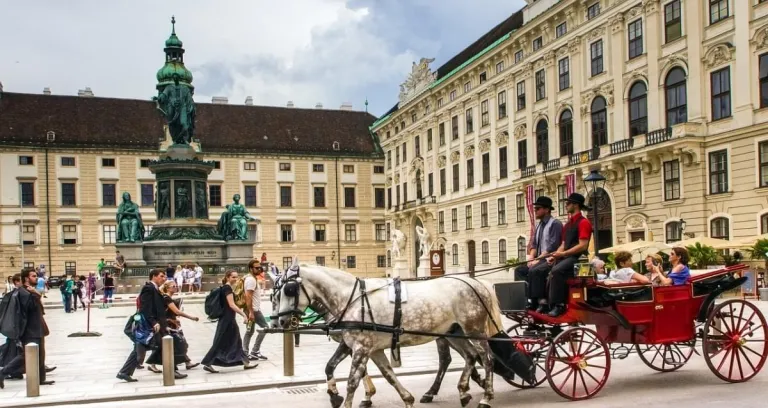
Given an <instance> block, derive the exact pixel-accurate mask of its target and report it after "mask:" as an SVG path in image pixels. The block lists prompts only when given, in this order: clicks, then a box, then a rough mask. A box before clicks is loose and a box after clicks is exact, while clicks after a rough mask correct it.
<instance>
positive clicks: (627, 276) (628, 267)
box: [610, 251, 651, 284]
mask: <svg viewBox="0 0 768 408" xmlns="http://www.w3.org/2000/svg"><path fill="white" fill-rule="evenodd" d="M614 259H615V260H616V266H618V267H619V269H618V270H616V271H611V276H610V279H611V280H614V281H618V282H620V283H630V282H637V283H642V284H650V283H651V281H650V280H648V278H646V277H645V275H642V274H639V273H637V272H635V271H634V269H632V254H630V253H629V252H625V251H620V252H617V253H616V255H615V257H614Z"/></svg>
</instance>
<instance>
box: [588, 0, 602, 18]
mask: <svg viewBox="0 0 768 408" xmlns="http://www.w3.org/2000/svg"><path fill="white" fill-rule="evenodd" d="M599 15H600V2H599V1H598V2H596V3H594V4H592V5H591V6H589V7H587V20H592V19H593V18H595V17H597V16H599Z"/></svg>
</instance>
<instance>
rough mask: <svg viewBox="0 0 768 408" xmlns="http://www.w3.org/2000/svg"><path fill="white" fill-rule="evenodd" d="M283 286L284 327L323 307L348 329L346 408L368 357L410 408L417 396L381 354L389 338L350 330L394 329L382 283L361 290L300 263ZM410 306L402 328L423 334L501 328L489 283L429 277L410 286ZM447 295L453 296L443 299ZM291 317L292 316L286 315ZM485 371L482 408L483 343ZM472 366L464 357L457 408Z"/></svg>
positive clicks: (483, 345)
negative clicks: (306, 311)
mask: <svg viewBox="0 0 768 408" xmlns="http://www.w3.org/2000/svg"><path fill="white" fill-rule="evenodd" d="M287 274H288V275H287V276H286V281H285V283H284V285H283V287H282V289H281V298H280V311H279V313H278V315H279V316H280V317H279V323H280V325H281V326H282V327H283V328H288V327H290V326H291V325H292V324H293V323H295V318H296V315H298V314H301V313H302V311H303V310H304V309H306V307H307V306H308V305H309V304H310V303H313V302H317V303H320V304H322V305H323V306H324V307H325V308H326V309H327V310H328V312H329V313H331V314H332V315H333V316H338V317H339V318H338V320H339V321H341V322H347V323H349V324H351V325H350V326H347V327H346V329H345V330H344V331H343V333H342V341H343V342H344V343H345V344H346V345H347V346H348V347H349V348H350V349H351V350H352V364H351V369H350V373H349V380H348V382H347V398H346V400H345V401H344V402H345V407H346V408H352V399H353V397H354V395H355V391H356V390H357V387H358V385H359V384H360V380H361V379H363V377H364V376H365V374H366V365H367V363H368V359H369V358H370V359H371V360H373V362H374V364H376V366H377V367H378V368H379V370H380V371H381V373H382V375H383V376H384V378H386V380H387V381H388V382H389V383H390V384H391V385H393V386H394V388H395V389H396V390H397V392H398V394H399V395H400V398H401V399H402V400H403V402H404V403H405V406H406V408H412V407H413V403H414V398H413V395H411V393H409V392H408V391H407V390H406V389H405V388H404V387H403V386H402V384H400V382H399V381H398V380H397V377H396V376H395V373H394V371H393V370H392V367H391V366H390V365H389V361H388V360H387V357H386V355H385V354H384V350H386V349H387V348H389V347H390V346H391V344H392V334H388V333H386V332H382V331H373V330H360V329H357V330H355V327H354V326H355V325H357V326H359V325H360V324H362V323H367V324H371V323H373V322H375V323H376V324H378V325H384V326H392V325H393V324H394V323H393V322H394V305H392V304H391V303H390V302H389V295H388V292H389V291H388V286H389V282H388V281H387V280H386V279H366V280H365V286H366V288H365V291H361V290H360V282H361V281H360V280H358V279H357V278H355V277H354V276H352V275H350V274H348V273H346V272H344V271H340V270H338V269H332V268H325V267H319V266H302V267H301V268H300V269H299V266H298V262H297V260H295V261H294V265H293V266H292V267H291V269H290V270H289V271H288V272H287ZM404 284H405V285H407V291H408V301H407V302H405V303H403V304H402V320H401V327H402V328H403V329H404V330H407V331H418V332H422V333H437V334H440V333H447V332H449V331H450V329H451V328H452V327H453V326H454V324H457V325H459V327H460V328H461V329H462V331H463V332H464V333H466V334H467V335H468V336H471V337H474V338H481V339H485V338H489V337H492V336H493V335H494V334H496V333H498V332H499V331H501V325H502V322H501V312H500V310H499V304H498V301H497V299H496V296H495V294H494V293H493V290H492V288H491V286H490V285H489V284H487V283H482V282H479V281H477V280H475V279H470V278H467V277H443V278H439V279H434V280H427V281H419V282H407V283H404ZM446 294H450V295H449V296H446ZM289 315H293V316H289ZM434 340H435V337H433V336H423V335H413V334H408V333H404V334H402V335H401V337H400V345H401V346H403V347H408V346H416V345H420V344H425V343H428V342H430V341H434ZM475 343H476V346H477V347H478V348H479V351H480V358H481V360H482V363H483V366H484V368H485V378H484V381H483V385H484V393H483V398H482V399H481V400H480V404H479V405H478V407H479V408H490V402H491V400H492V399H493V359H492V356H491V351H490V347H489V345H488V341H486V340H478V341H475ZM473 366H474V361H472V359H469V360H465V365H464V370H463V372H462V374H461V377H460V379H459V385H458V389H459V397H460V401H461V404H462V407H464V406H466V405H467V404H468V403H469V400H470V399H471V398H472V396H471V395H470V394H469V393H468V391H469V378H470V374H471V372H472V368H473Z"/></svg>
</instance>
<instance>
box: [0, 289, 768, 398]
mask: <svg viewBox="0 0 768 408" xmlns="http://www.w3.org/2000/svg"><path fill="white" fill-rule="evenodd" d="M190 303H191V302H190ZM755 303H756V304H757V305H758V306H759V308H760V309H761V310H762V311H763V313H764V314H765V315H768V302H755ZM262 307H263V308H264V310H269V307H270V305H269V303H268V302H263V306H262ZM132 310H133V309H132V308H130V307H112V308H109V309H98V308H92V309H91V330H92V331H96V332H100V333H102V336H101V337H95V338H72V337H68V335H69V334H70V333H73V332H78V331H84V330H85V327H86V313H85V312H83V311H78V312H77V313H74V314H66V313H64V311H63V310H55V309H54V310H48V313H47V315H46V318H47V321H48V324H49V326H50V328H51V332H52V333H51V336H49V337H48V338H47V347H46V348H47V361H46V362H47V364H48V365H55V366H57V367H58V368H57V369H56V371H54V372H53V373H51V374H50V375H49V379H51V380H54V381H56V384H55V385H53V386H43V387H41V396H40V397H37V398H27V397H26V396H25V394H26V393H25V384H24V382H23V381H6V387H5V389H4V390H0V407H4V406H11V407H15V406H29V407H38V406H41V405H51V404H71V403H74V402H79V403H82V402H84V401H120V400H128V399H135V398H137V397H146V396H153V397H163V396H165V397H174V399H169V400H168V401H169V402H170V401H183V400H177V399H175V397H177V396H184V395H189V394H208V393H211V392H222V391H223V390H227V391H226V392H227V393H229V392H234V391H252V390H256V389H262V390H269V389H271V390H273V394H274V393H275V391H274V390H275V389H277V388H284V387H291V386H299V385H307V384H315V383H322V382H324V380H325V378H324V375H323V372H324V367H325V363H326V362H327V360H328V358H330V356H331V354H332V353H333V351H334V350H335V348H336V346H337V344H336V343H334V342H330V341H329V340H328V339H327V338H325V337H323V336H312V335H304V336H302V338H301V347H300V348H298V349H296V357H295V360H296V364H295V374H296V375H295V376H294V377H284V376H283V367H282V336H281V335H268V336H267V337H266V339H265V341H264V343H263V345H262V352H263V353H264V354H265V355H267V356H268V357H269V360H268V361H263V362H261V363H260V366H259V368H257V369H255V370H249V371H243V370H242V369H240V368H230V369H223V370H222V372H221V373H220V374H208V373H206V372H204V371H203V370H202V369H201V368H200V367H198V368H196V369H194V370H191V371H185V370H183V369H182V372H185V373H187V374H189V377H188V378H186V379H183V380H177V381H176V385H175V386H171V387H163V386H162V376H161V375H159V374H153V373H151V372H149V371H147V370H137V372H136V375H135V377H136V378H137V379H138V380H139V382H136V383H130V384H129V383H124V382H122V381H119V380H117V379H116V378H115V375H116V373H117V371H118V369H119V368H120V367H121V366H122V364H123V362H124V361H125V358H126V357H127V356H128V353H129V352H130V350H131V343H130V341H129V340H128V339H127V338H126V337H125V335H124V334H122V329H123V326H124V324H125V321H126V319H127V318H128V316H129V314H130V313H131V312H132ZM185 311H186V312H188V313H191V314H193V315H197V316H200V317H203V316H204V315H203V305H202V304H200V303H197V304H189V303H188V304H186V305H185ZM508 325H509V323H507V324H506V325H505V326H508ZM215 326H216V325H215V323H209V322H207V321H201V322H192V321H188V320H184V321H183V327H184V331H185V334H186V336H187V338H188V340H189V343H190V353H189V355H190V357H191V358H192V359H193V360H194V361H199V359H200V358H202V356H203V355H204V354H205V353H206V351H207V350H208V347H209V346H210V342H211V340H212V338H213V333H214V331H215ZM243 331H244V327H241V332H243ZM2 340H3V341H4V339H2ZM402 354H403V367H401V368H399V369H396V371H398V372H399V373H400V374H401V375H402V374H405V373H410V374H418V373H427V372H433V371H434V370H435V369H436V367H437V353H436V350H435V345H434V343H431V344H426V345H423V346H419V347H412V348H404V349H403V351H402ZM461 365H462V359H461V358H460V357H458V356H456V355H455V356H454V358H453V364H452V366H451V368H452V369H458V368H460V367H461ZM348 372H349V359H348V360H346V361H345V362H343V363H342V364H341V365H340V366H339V367H338V369H337V378H340V379H341V378H345V377H346V376H347V374H348ZM371 373H372V374H378V370H375V369H372V370H371ZM427 377H428V381H429V382H431V379H432V378H433V377H432V376H431V375H430V376H427ZM413 378H414V379H413V380H411V379H405V380H403V383H404V384H406V386H408V388H409V389H410V390H411V391H412V392H413V393H414V394H417V395H420V393H423V392H424V391H425V390H426V389H427V388H428V386H429V384H428V383H426V381H427V380H424V381H423V382H424V384H423V385H418V384H421V383H419V382H416V384H417V385H413V386H411V385H410V384H411V382H412V381H417V380H415V378H416V377H413ZM497 378H498V377H497ZM610 378H611V380H610V381H609V385H608V386H607V387H606V388H605V390H603V391H602V392H601V395H603V394H609V395H611V397H610V400H609V399H607V398H609V397H606V399H605V400H602V399H600V400H595V401H603V403H605V404H607V405H605V406H627V405H622V404H624V403H626V404H629V402H627V401H629V400H628V399H622V397H621V395H622V394H624V393H625V392H627V391H626V389H627V388H629V389H634V388H635V385H636V384H640V385H639V386H640V387H641V388H640V389H644V390H647V391H646V392H641V393H638V397H637V398H638V401H643V402H652V401H657V400H655V399H654V398H655V397H653V398H652V395H654V393H657V392H659V389H667V388H670V389H673V390H674V387H671V386H670V384H669V383H667V381H668V380H666V379H667V378H669V379H673V380H671V381H673V382H674V383H676V384H678V383H685V384H689V383H691V382H696V387H699V386H701V387H703V390H705V391H706V392H710V391H712V392H714V395H715V396H716V397H717V398H721V397H722V395H720V394H719V393H729V394H731V393H732V394H733V395H742V396H743V397H744V398H746V399H743V401H749V398H747V397H749V395H752V394H755V393H756V392H757V391H752V390H758V388H754V387H755V386H759V387H762V388H759V389H760V390H764V389H765V387H766V385H768V373H765V372H763V373H761V374H760V375H758V377H756V378H755V379H753V380H752V381H750V382H749V383H747V384H736V385H731V386H727V385H724V383H722V382H721V381H720V380H718V379H717V378H715V377H714V375H712V373H710V372H709V370H708V369H707V367H706V365H705V364H704V359H703V358H702V357H701V356H696V355H694V356H693V358H692V360H691V362H690V363H689V364H688V365H687V366H686V367H685V368H684V369H683V370H681V371H680V372H679V373H674V374H665V375H664V376H663V377H662V376H659V375H656V374H654V373H653V372H651V371H650V370H649V369H648V368H647V367H645V365H643V364H642V363H641V362H640V361H639V359H638V358H637V357H636V356H635V355H634V354H633V355H631V356H630V357H629V358H627V359H626V360H620V361H615V363H614V367H613V369H612V374H611V377H610ZM455 384H456V379H455V376H451V375H449V377H448V378H447V379H446V381H445V382H444V386H443V393H445V395H449V396H451V397H445V398H446V400H447V401H450V404H451V405H437V406H456V401H455V398H453V397H452V395H453V394H454V393H455V392H456V391H455V389H456V386H455ZM496 384H497V389H498V390H499V394H497V395H499V401H507V403H506V404H515V403H518V400H517V399H516V398H518V396H522V395H524V396H525V398H523V400H528V401H529V403H534V404H536V405H537V406H539V404H538V403H539V402H541V403H542V404H543V403H544V402H545V401H549V402H552V403H553V404H554V403H559V401H560V400H559V398H560V397H557V396H556V395H554V393H553V392H552V391H551V390H549V389H547V386H546V384H545V385H544V386H543V387H540V389H537V390H533V391H531V392H529V393H528V392H527V393H525V394H519V393H517V392H515V391H512V389H510V387H509V386H508V385H506V384H503V383H502V381H501V380H497V381H496ZM701 387H699V388H701ZM320 388H322V386H320ZM622 388H624V389H625V390H622ZM379 389H380V390H389V389H390V388H389V386H387V385H386V384H383V385H382V386H380V387H379ZM542 390H543V391H542ZM686 390H688V388H686ZM713 390H714V391H713ZM383 392H384V393H385V394H386V392H388V391H383ZM633 392H634V391H633ZM686 392H687V391H686ZM278 394H280V395H282V394H281V393H278ZM283 394H284V393H283ZM321 394H322V393H321ZM276 395H277V394H276ZM386 395H390V397H383V398H382V400H383V401H390V403H388V404H384V405H377V406H401V402H399V400H398V399H397V397H396V396H395V395H394V394H386ZM509 395H512V396H514V398H512V397H510V396H509ZM625 396H626V395H625ZM222 398H225V399H226V398H229V397H227V396H226V395H222ZM259 398H261V397H259ZM265 398H267V397H265ZM286 398H287V397H286V396H284V395H283V396H282V397H280V396H275V395H273V396H271V397H268V400H274V402H276V403H282V402H286V403H290V401H288V399H286ZM308 398H309V397H308ZM387 398H389V399H387ZM477 398H479V395H477V396H476V400H477ZM520 398H522V397H520ZM616 398H619V399H616ZM665 398H667V399H668V400H670V401H678V402H680V401H683V400H681V399H679V398H677V397H675V396H674V395H668V396H667V397H665ZM712 398H714V399H713V400H717V398H715V397H712ZM734 398H735V397H734ZM164 401H166V400H164ZM201 401H202V400H201ZM208 401H210V399H208ZM233 401H235V400H233ZM240 401H242V400H240ZM521 401H522V400H521ZM608 401H612V402H611V403H608ZM659 401H660V400H659ZM198 402H199V401H197V402H195V403H192V404H180V405H173V406H179V407H181V406H182V405H183V406H184V407H193V406H195V407H196V406H201V407H202V406H211V405H199V404H198ZM307 402H308V403H312V404H315V403H316V404H318V405H307V406H308V407H309V406H326V405H319V404H320V403H321V402H322V403H323V404H327V401H326V400H325V399H324V397H323V396H322V395H321V396H312V397H311V400H308V401H307ZM475 402H476V401H475ZM122 404H127V402H121V405H120V406H123V405H122ZM132 404H134V405H125V406H139V405H138V403H132ZM163 404H165V402H163ZM195 404H197V405H195ZM586 404H587V405H585V406H592V405H589V403H586ZM632 405H635V404H634V402H633V403H632ZM105 406H106V405H105ZM110 406H113V405H110ZM232 406H241V405H238V404H234V405H232ZM496 406H503V405H500V404H499V403H497V404H496ZM541 406H544V405H541ZM580 406H581V404H580ZM594 406H597V405H594ZM654 406H656V405H655V402H654ZM733 406H746V405H738V404H737V405H733ZM752 406H755V405H752Z"/></svg>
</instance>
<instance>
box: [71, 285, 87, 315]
mask: <svg viewBox="0 0 768 408" xmlns="http://www.w3.org/2000/svg"><path fill="white" fill-rule="evenodd" d="M74 281H75V286H74V287H73V288H72V310H74V311H75V312H76V311H77V301H78V300H80V308H81V309H85V300H84V299H83V292H84V291H85V276H80V277H74Z"/></svg>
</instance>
